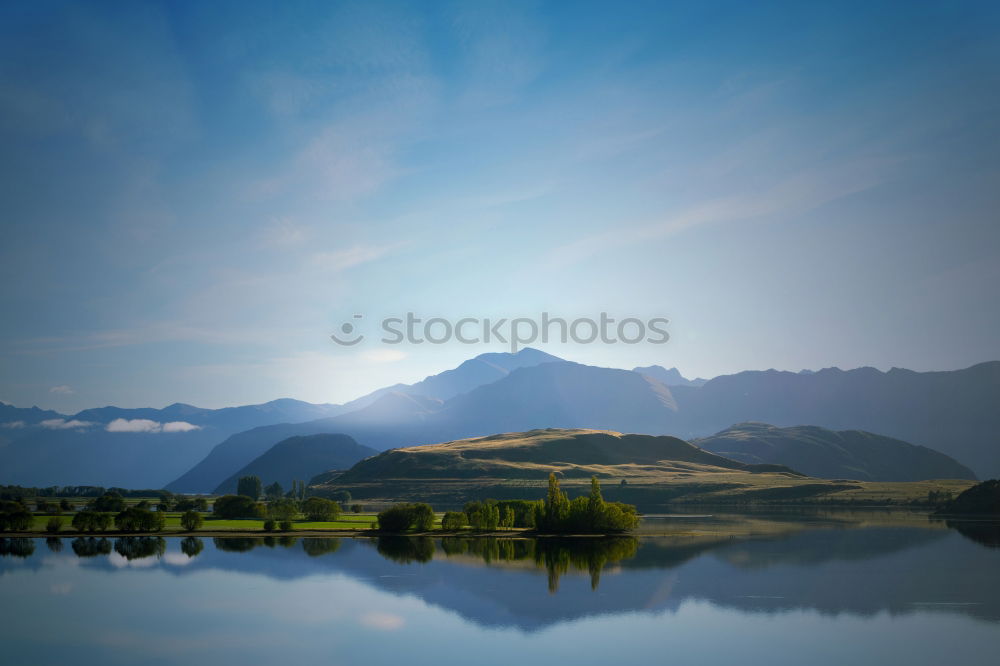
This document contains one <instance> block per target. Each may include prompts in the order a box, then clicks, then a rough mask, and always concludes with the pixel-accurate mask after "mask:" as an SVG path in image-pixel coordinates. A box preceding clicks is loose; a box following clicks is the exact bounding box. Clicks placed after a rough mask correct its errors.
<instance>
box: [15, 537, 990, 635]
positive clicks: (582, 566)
mask: <svg viewBox="0 0 1000 666" xmlns="http://www.w3.org/2000/svg"><path fill="white" fill-rule="evenodd" d="M925 525H926V524H925ZM801 527H802V526H800V529H799V530H798V531H794V530H792V529H788V530H785V531H783V532H778V533H775V534H764V535H758V536H754V537H752V538H731V537H728V536H718V535H710V536H695V537H673V538H656V537H649V538H642V539H638V540H636V539H631V538H622V539H579V540H569V539H541V540H528V539H509V540H508V539H472V538H446V539H433V540H432V539H427V538H423V539H405V538H404V539H382V540H378V541H376V540H361V539H343V540H339V541H338V540H326V539H300V540H294V539H286V540H279V539H274V538H272V539H263V538H262V539H245V540H226V541H223V540H221V539H220V540H218V541H217V542H216V543H215V546H216V547H214V548H213V547H210V546H211V544H212V541H210V540H202V541H203V542H204V545H205V548H204V550H202V551H201V552H200V554H198V555H197V556H196V557H195V558H194V559H193V560H192V561H191V562H190V563H189V564H188V565H187V566H183V567H174V566H171V565H170V564H167V562H168V561H169V559H170V558H169V557H168V558H164V559H162V560H160V561H161V563H163V566H164V567H165V568H166V569H167V570H168V571H170V572H172V573H174V574H176V575H186V574H189V573H193V572H196V571H205V570H212V569H217V570H225V571H231V572H239V573H243V574H250V575H264V576H268V577H271V578H276V579H292V578H302V577H306V576H321V575H324V574H330V573H339V574H343V575H347V576H349V577H351V578H354V579H356V580H359V581H363V582H365V583H366V584H368V585H370V586H372V587H374V588H378V589H380V590H383V591H386V592H390V593H393V594H400V595H412V596H415V597H419V598H420V599H421V600H423V601H424V602H426V603H429V604H432V605H435V606H438V607H441V608H445V609H449V610H452V611H454V612H456V613H458V614H460V615H461V616H462V617H463V618H465V619H467V620H470V621H472V622H475V623H477V624H480V625H484V626H491V627H497V626H514V627H517V628H519V629H521V630H524V631H535V630H539V629H542V628H545V627H548V626H551V625H553V624H557V623H560V622H565V621H571V620H575V619H579V618H582V617H586V616H591V615H606V614H617V613H624V612H664V611H667V612H669V611H672V610H675V609H677V608H678V607H679V606H680V605H681V604H682V603H684V602H685V601H690V600H704V601H709V602H711V603H713V604H717V605H720V606H725V607H729V608H733V609H736V610H739V611H741V612H748V613H775V612H783V611H795V610H814V611H818V612H820V613H823V614H839V613H849V614H854V615H862V616H867V615H871V614H874V613H877V612H881V611H888V612H889V613H892V614H897V613H908V612H913V611H916V610H926V609H928V608H933V609H935V610H937V611H939V612H946V613H961V614H964V615H969V616H973V617H978V618H982V619H988V620H1000V580H998V579H997V578H996V577H995V576H992V575H984V572H986V573H987V574H990V573H991V572H993V571H995V570H996V567H997V565H998V564H1000V560H998V554H1000V553H998V552H997V551H996V550H992V549H987V548H982V547H980V546H978V545H976V544H973V543H970V542H969V541H967V540H966V539H964V538H962V536H960V535H959V534H956V533H955V532H954V531H950V530H944V529H939V528H931V529H928V526H925V527H913V526H906V527H882V526H879V527H868V528H855V529H839V528H829V527H823V528H819V529H817V528H812V529H808V528H806V529H802V528H801ZM94 542H95V543H94V544H91V543H90V542H89V541H88V542H82V541H81V543H79V544H74V549H73V550H74V551H75V550H79V551H80V552H81V554H84V553H85V554H88V555H90V554H92V553H93V554H94V555H95V556H93V557H88V558H87V559H85V560H81V565H83V566H87V567H100V568H102V569H105V570H108V571H113V570H114V566H113V564H112V563H111V561H110V559H109V558H108V557H107V556H106V555H105V556H101V555H100V553H102V552H106V550H107V546H106V545H104V544H101V543H99V542H97V540H94ZM91 545H93V547H90V546H91ZM178 549H179V542H178V541H177V540H170V544H169V545H168V547H167V551H168V552H169V553H173V552H174V551H177V550H178ZM153 550H154V551H158V550H159V549H158V548H154V549H153ZM184 550H185V551H186V552H197V551H198V548H197V544H194V543H190V542H188V543H187V546H186V547H185V549H184ZM43 555H44V556H56V557H74V555H73V554H72V553H71V552H70V549H69V548H66V549H64V550H63V551H62V552H61V553H50V552H49V549H47V548H46V547H45V545H44V544H43V542H42V540H37V541H36V551H35V554H34V555H33V556H29V557H28V558H27V559H24V558H18V557H12V556H8V557H3V558H0V572H2V571H3V570H4V569H5V568H8V567H9V568H13V567H15V566H19V567H23V566H31V565H32V563H34V562H39V561H40V560H41V556H43ZM154 556H155V554H154ZM15 560H16V561H15ZM595 588H596V589H595ZM550 590H551V591H552V592H554V593H550Z"/></svg>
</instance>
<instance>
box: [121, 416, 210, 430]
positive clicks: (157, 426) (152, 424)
mask: <svg viewBox="0 0 1000 666" xmlns="http://www.w3.org/2000/svg"><path fill="white" fill-rule="evenodd" d="M104 429H105V430H106V431H108V432H133V433H137V432H138V433H178V432H192V431H194V430H201V426H196V425H194V424H193V423H188V422H187V421H168V422H167V423H160V422H159V421H153V420H151V419H115V420H114V421H112V422H111V423H109V424H108V425H106V426H105V427H104Z"/></svg>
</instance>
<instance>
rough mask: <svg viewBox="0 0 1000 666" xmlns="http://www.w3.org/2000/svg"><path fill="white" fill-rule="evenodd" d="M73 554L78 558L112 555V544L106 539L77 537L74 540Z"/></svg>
mask: <svg viewBox="0 0 1000 666" xmlns="http://www.w3.org/2000/svg"><path fill="white" fill-rule="evenodd" d="M73 552H74V553H76V556H77V557H97V556H98V555H110V554H111V542H110V541H109V540H108V539H106V538H104V537H77V538H75V539H73Z"/></svg>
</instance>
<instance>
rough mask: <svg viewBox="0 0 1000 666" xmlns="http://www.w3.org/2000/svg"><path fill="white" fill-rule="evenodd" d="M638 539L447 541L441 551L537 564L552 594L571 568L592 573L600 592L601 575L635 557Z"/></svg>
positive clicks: (591, 577) (484, 539)
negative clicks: (608, 566) (615, 565)
mask: <svg viewBox="0 0 1000 666" xmlns="http://www.w3.org/2000/svg"><path fill="white" fill-rule="evenodd" d="M638 548H639V541H638V539H636V538H635V537H607V538H594V539H570V538H566V539H497V538H494V537H479V538H467V537H445V538H443V539H441V550H443V551H444V553H445V555H449V556H452V555H472V556H475V557H479V558H481V559H482V560H483V562H486V563H487V564H489V563H491V562H502V561H516V560H534V561H535V564H536V565H537V566H538V567H539V568H544V569H545V570H546V571H547V572H548V576H549V591H550V592H555V591H556V590H558V589H559V578H560V576H562V575H563V574H565V573H567V572H568V571H569V570H570V569H571V568H572V569H576V570H579V571H586V572H588V573H590V586H591V588H592V589H595V590H596V589H597V586H598V585H599V584H600V581H601V571H602V570H603V569H604V567H605V566H607V565H608V564H610V563H614V562H618V561H620V560H624V559H627V558H630V557H633V556H634V555H635V554H636V551H637V550H638Z"/></svg>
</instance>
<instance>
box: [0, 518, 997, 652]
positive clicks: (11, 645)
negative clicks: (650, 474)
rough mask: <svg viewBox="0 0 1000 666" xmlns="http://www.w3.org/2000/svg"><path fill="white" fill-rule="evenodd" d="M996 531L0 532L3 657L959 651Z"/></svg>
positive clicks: (760, 521)
mask: <svg viewBox="0 0 1000 666" xmlns="http://www.w3.org/2000/svg"><path fill="white" fill-rule="evenodd" d="M664 535H668V536H664ZM998 535H1000V528H998V526H997V525H996V524H992V523H969V524H960V525H957V526H956V525H948V524H945V523H943V522H939V521H930V520H928V519H927V518H926V517H922V516H913V515H890V514H877V513H857V514H809V515H797V514H776V515H765V514H756V515H749V516H725V515H711V516H702V517H691V516H687V517H674V518H660V519H649V520H647V521H646V522H645V523H644V526H643V531H642V533H641V534H640V535H639V536H638V537H636V538H621V539H581V540H556V539H539V540H525V539H520V540H497V539H444V540H442V539H433V540H431V539H400V538H396V539H382V540H367V539H340V540H338V539H298V540H294V539H284V540H281V539H268V540H264V539H211V538H202V539H187V540H183V539H179V538H166V539H160V538H156V537H153V538H147V539H119V540H116V539H106V540H103V539H79V540H77V539H73V538H62V539H50V540H46V539H4V540H2V542H0V603H2V606H0V608H2V610H0V613H2V618H0V619H2V622H0V662H2V663H3V664H65V663H74V664H98V663H99V664H136V663H142V664H179V663H184V664H192V663H233V664H241V665H246V664H269V665H273V664H286V663H287V664H399V663H404V662H405V663H410V664H436V665H437V664H459V663H461V664H470V663H474V664H504V665H505V666H509V664H511V663H523V664H532V663H542V662H543V661H550V660H553V659H559V660H563V659H567V660H572V662H573V663H576V664H605V665H606V664H614V663H621V662H626V663H633V664H644V663H659V662H672V663H680V664H734V663H739V664H758V663H759V664H765V663H766V664H796V665H799V664H811V665H815V664H837V665H838V666H839V665H842V664H895V663H907V664H954V663H972V662H974V661H977V662H978V661H982V660H984V659H991V657H990V655H995V654H996V653H997V650H998V649H1000V549H998V548H997V547H996V546H997V544H998V543H1000V537H998Z"/></svg>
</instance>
